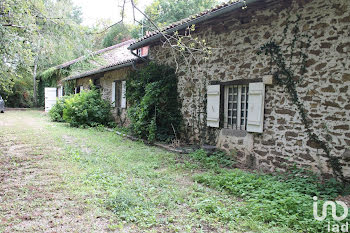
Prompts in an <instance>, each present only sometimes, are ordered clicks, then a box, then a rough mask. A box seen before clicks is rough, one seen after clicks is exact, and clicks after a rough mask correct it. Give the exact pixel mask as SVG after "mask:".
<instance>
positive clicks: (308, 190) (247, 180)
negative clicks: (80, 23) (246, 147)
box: [194, 169, 350, 232]
mask: <svg viewBox="0 0 350 233" xmlns="http://www.w3.org/2000/svg"><path fill="white" fill-rule="evenodd" d="M216 172H217V173H213V172H208V173H203V174H199V175H196V176H194V179H195V180H196V181H197V182H199V183H202V184H206V185H208V186H210V187H213V188H215V189H218V190H224V191H227V192H228V193H230V194H232V195H235V196H237V197H241V198H243V199H244V201H245V202H246V205H245V206H242V207H241V208H240V209H239V215H241V216H243V217H244V216H245V217H247V218H251V219H253V220H255V221H262V222H265V223H268V224H269V225H271V226H287V227H289V228H291V229H294V230H296V231H301V232H323V231H324V230H325V228H326V225H325V223H327V222H328V221H330V222H331V223H333V224H335V223H338V222H335V221H334V220H333V219H332V218H331V214H330V213H329V214H328V218H327V220H325V221H324V222H319V221H317V220H315V219H314V217H313V199H312V198H313V196H314V195H318V197H323V198H325V199H333V198H334V197H335V196H337V195H338V194H339V193H337V192H334V193H329V190H328V189H329V188H330V190H333V191H334V190H337V185H339V184H338V183H334V182H332V181H330V182H329V183H328V184H324V185H322V184H316V181H315V180H312V179H311V178H303V177H293V178H292V179H287V180H285V179H286V177H274V176H271V175H262V174H254V173H248V172H245V171H242V170H238V169H235V170H225V169H221V170H220V171H216ZM282 180H283V181H282ZM310 181H312V182H311V183H309V182H310ZM322 204H323V201H319V206H321V205H322ZM320 208H321V207H320ZM337 210H338V211H340V210H342V208H337ZM338 216H340V214H339V213H338ZM349 219H350V218H347V219H346V220H347V221H349ZM344 221H345V220H344Z"/></svg>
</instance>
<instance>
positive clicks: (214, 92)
mask: <svg viewBox="0 0 350 233" xmlns="http://www.w3.org/2000/svg"><path fill="white" fill-rule="evenodd" d="M219 111H220V85H209V86H208V89H207V126H210V127H216V128H217V127H219V123H220V112H219Z"/></svg>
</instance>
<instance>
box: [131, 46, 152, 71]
mask: <svg viewBox="0 0 350 233" xmlns="http://www.w3.org/2000/svg"><path fill="white" fill-rule="evenodd" d="M130 52H131V54H132V55H134V56H136V57H138V58H139V59H141V60H142V61H144V62H149V59H146V58H144V57H141V56H139V55H138V54H136V53H134V51H133V50H130ZM131 66H132V69H133V70H136V71H137V70H139V69H137V68H136V66H135V61H133V62H132V63H131Z"/></svg>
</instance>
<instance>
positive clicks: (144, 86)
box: [126, 62, 182, 142]
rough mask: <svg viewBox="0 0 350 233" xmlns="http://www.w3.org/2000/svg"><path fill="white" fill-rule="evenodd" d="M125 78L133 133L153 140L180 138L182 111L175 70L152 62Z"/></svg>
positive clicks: (168, 140)
mask: <svg viewBox="0 0 350 233" xmlns="http://www.w3.org/2000/svg"><path fill="white" fill-rule="evenodd" d="M127 80H128V81H127V82H126V99H127V100H128V104H129V110H128V117H129V119H130V121H131V124H130V126H131V130H132V133H133V134H135V135H136V136H138V137H140V138H144V139H147V140H149V141H151V142H153V141H155V140H159V141H167V142H170V141H171V140H172V139H174V138H177V136H178V134H179V132H180V130H181V129H180V128H181V123H182V115H181V111H180V107H181V106H180V103H179V95H178V91H177V76H176V75H175V70H174V69H173V68H171V67H169V66H166V65H159V64H156V63H153V62H151V63H149V64H148V65H147V66H145V67H143V68H142V69H140V70H136V71H132V72H130V74H129V76H128V78H127Z"/></svg>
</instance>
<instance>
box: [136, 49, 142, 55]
mask: <svg viewBox="0 0 350 233" xmlns="http://www.w3.org/2000/svg"><path fill="white" fill-rule="evenodd" d="M137 56H140V57H141V56H142V48H139V49H137Z"/></svg>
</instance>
